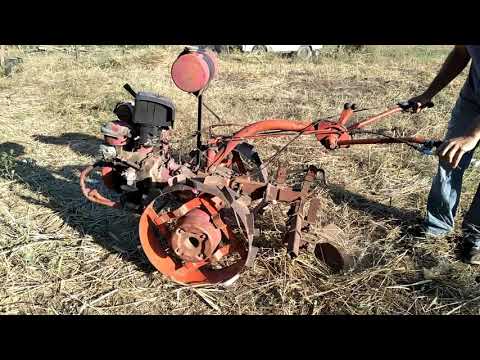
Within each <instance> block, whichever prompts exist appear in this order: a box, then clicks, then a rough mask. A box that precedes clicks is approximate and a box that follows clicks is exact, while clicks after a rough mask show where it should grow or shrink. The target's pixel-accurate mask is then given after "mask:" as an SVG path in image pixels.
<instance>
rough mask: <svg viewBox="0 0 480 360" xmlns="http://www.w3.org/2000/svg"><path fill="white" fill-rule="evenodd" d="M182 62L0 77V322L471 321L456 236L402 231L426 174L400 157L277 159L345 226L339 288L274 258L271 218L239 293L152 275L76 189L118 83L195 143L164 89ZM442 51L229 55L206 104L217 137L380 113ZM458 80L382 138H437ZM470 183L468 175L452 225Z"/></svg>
mask: <svg viewBox="0 0 480 360" xmlns="http://www.w3.org/2000/svg"><path fill="white" fill-rule="evenodd" d="M180 49H181V47H180V46H178V47H143V48H140V47H139V48H129V49H120V48H108V47H98V48H93V49H91V50H90V51H89V52H88V53H83V52H82V53H80V54H79V57H78V59H76V58H75V56H74V55H72V54H71V53H62V52H47V53H42V54H34V53H33V54H30V53H28V54H22V56H23V57H24V63H23V64H22V67H23V71H21V72H18V73H15V74H13V75H12V76H11V77H8V78H5V77H4V78H0V107H1V109H2V115H1V117H0V127H1V130H2V131H1V132H0V152H2V153H5V152H7V153H9V151H12V153H11V154H10V155H2V157H1V158H0V162H1V163H0V165H1V166H0V213H1V216H0V313H8V314H11V313H20V314H24V313H27V314H79V313H81V314H330V313H335V314H448V313H455V314H459V313H469V314H479V310H478V305H479V302H480V298H479V296H480V288H479V284H478V280H479V275H480V272H479V271H478V270H477V269H475V268H472V267H469V266H467V265H464V264H462V263H460V262H459V261H458V260H457V259H456V257H455V255H454V247H455V241H454V239H455V237H451V238H448V239H445V240H438V241H427V242H415V241H413V239H412V237H411V236H410V235H406V234H405V232H404V231H405V229H406V228H407V227H408V226H409V225H411V224H413V223H415V222H416V221H417V220H418V219H419V218H421V217H422V216H423V211H424V208H425V201H426V195H427V192H428V190H429V185H430V179H431V176H432V175H433V173H434V171H435V167H436V160H435V159H434V158H425V157H421V156H420V155H419V154H417V153H413V152H412V150H410V149H409V148H407V147H404V146H398V145H397V146H363V147H357V148H351V149H348V150H340V151H336V152H333V153H328V154H327V153H326V152H325V151H324V150H322V149H321V147H320V146H319V145H318V144H316V143H315V142H314V141H313V140H312V139H304V140H303V141H298V142H296V143H294V144H292V146H291V147H289V151H288V152H287V153H285V154H284V155H282V156H281V157H280V159H279V160H280V161H282V162H283V163H286V164H287V165H289V166H291V167H292V168H296V169H298V168H300V167H302V166H305V165H306V164H315V165H319V166H321V167H323V168H324V169H325V171H326V173H327V180H328V182H329V184H330V187H329V189H319V190H318V196H319V197H320V198H321V199H322V200H323V202H322V223H323V224H326V223H328V222H332V221H333V222H334V223H335V224H336V225H338V226H340V227H341V228H342V229H344V231H345V234H346V238H347V239H348V242H349V243H350V244H353V245H352V246H355V248H356V249H357V250H358V255H359V256H358V258H357V263H356V265H355V267H354V268H353V269H352V270H351V271H349V272H348V273H345V274H330V273H329V272H328V270H327V269H325V268H324V267H322V265H321V264H320V263H319V262H318V261H317V260H316V259H315V258H314V257H313V255H312V254H310V253H309V252H305V253H303V254H302V255H301V256H300V257H299V258H298V259H296V260H293V261H292V260H290V259H289V258H288V257H287V255H286V251H285V249H283V248H282V247H281V246H280V234H281V231H282V229H283V227H284V216H283V215H282V211H283V210H284V209H282V208H278V207H277V208H272V210H271V211H269V212H267V213H266V214H265V217H264V219H262V220H261V222H262V224H263V226H262V228H263V233H262V236H261V238H260V239H258V244H259V245H260V246H261V249H260V252H259V256H258V257H257V260H256V263H255V265H254V267H253V268H251V269H249V270H247V271H246V272H244V273H243V274H242V276H241V277H240V280H239V281H238V282H237V283H235V284H234V286H233V287H231V288H228V289H218V288H208V287H207V288H189V287H181V286H179V285H176V284H173V283H171V282H169V281H166V280H165V279H164V278H163V277H162V276H161V274H159V273H157V272H155V271H154V270H153V268H152V267H151V266H150V265H149V264H148V262H147V260H146V258H145V257H144V255H143V253H142V251H141V249H139V248H138V239H137V234H136V219H135V218H134V217H132V216H131V215H129V214H127V213H122V212H119V211H114V210H110V209H106V208H101V207H98V206H95V205H93V204H91V203H88V202H86V200H85V199H84V198H83V197H82V196H81V193H80V189H79V186H78V175H79V169H80V168H81V167H83V166H84V165H85V164H88V163H91V162H92V161H93V159H94V156H95V153H96V149H97V147H98V144H99V141H100V140H99V125H100V124H101V123H103V122H105V121H107V120H109V119H111V118H112V114H111V109H112V107H113V105H114V104H115V102H116V101H117V100H121V99H127V98H128V94H126V93H125V92H124V91H123V89H122V85H123V84H124V83H125V82H129V83H130V84H131V85H132V86H133V87H134V88H137V89H144V90H153V91H156V92H158V93H160V94H162V95H165V96H168V97H171V98H172V99H173V100H174V102H175V103H176V105H177V109H178V116H177V123H176V131H177V133H176V136H177V138H178V139H180V138H183V137H184V136H185V135H187V134H190V133H191V132H192V131H194V128H195V116H196V114H195V111H196V107H195V101H194V99H193V98H192V97H189V96H188V95H186V94H184V93H182V92H180V91H179V90H177V89H176V88H175V87H174V85H173V83H172V81H171V80H170V78H169V67H170V64H171V63H172V61H173V60H174V59H175V57H176V55H177V53H178V51H179V50H180ZM446 51H448V48H444V47H436V48H424V47H418V48H413V49H410V48H405V47H404V48H389V49H379V48H370V50H369V51H366V52H362V53H360V54H353V55H350V56H344V57H342V56H335V55H334V54H325V55H324V56H323V57H322V58H321V59H319V60H318V61H316V62H315V63H305V62H298V61H296V60H294V59H289V58H281V57H266V58H259V57H255V56H245V55H239V54H233V55H230V56H229V57H225V58H222V59H221V61H220V68H221V72H220V75H219V78H218V79H217V80H216V81H215V83H214V84H213V85H212V87H211V88H210V89H209V91H208V93H207V97H206V102H207V104H208V105H209V106H210V107H211V108H213V109H215V111H216V112H217V113H218V114H219V115H220V116H221V117H222V118H223V120H224V121H225V122H237V123H239V124H246V123H248V122H252V121H255V120H259V119H262V118H267V117H279V118H295V119H315V118H318V117H320V116H325V115H330V114H332V113H337V112H338V111H339V110H340V109H341V106H342V104H343V103H344V102H346V101H354V102H356V103H357V104H359V105H360V106H365V107H377V106H379V107H386V106H389V105H391V104H393V103H395V102H396V101H398V100H400V99H405V98H408V97H409V96H410V95H413V94H415V93H417V92H418V91H419V90H420V89H422V88H423V87H424V86H425V85H426V84H427V83H428V81H429V80H430V79H431V77H432V74H433V72H435V71H436V70H437V69H438V67H439V66H440V64H441V62H442V60H443V58H444V56H445V54H446ZM463 78H464V77H462V79H463ZM462 79H458V80H456V81H455V82H454V84H453V85H452V86H450V87H449V88H448V89H447V90H446V91H444V92H443V93H442V94H440V95H439V96H438V99H436V100H437V104H436V105H437V106H436V107H435V109H433V110H432V111H428V112H424V113H423V114H421V115H419V116H406V115H399V116H398V117H396V118H395V119H392V120H391V121H388V122H386V123H383V124H382V125H381V127H382V128H393V127H395V128H396V132H397V134H398V133H402V134H409V135H410V134H416V133H418V134H425V135H429V136H432V137H434V136H436V137H440V136H441V135H442V134H443V132H444V130H445V127H446V122H447V121H448V116H449V111H450V109H451V108H452V106H453V102H454V101H455V96H456V94H457V93H458V91H459V88H460V86H461V84H462ZM377 110H378V111H379V110H380V109H377ZM372 111H373V110H372ZM363 114H365V113H363ZM214 120H215V119H214V118H213V117H208V120H207V122H208V123H213V122H214ZM283 143H284V142H282V143H280V142H279V141H278V140H274V141H273V140H264V141H261V142H260V141H259V142H258V148H259V149H260V151H261V153H262V154H263V156H264V157H268V156H269V155H271V154H273V153H274V152H275V150H276V149H278V148H279V147H280V146H281V145H282V144H283ZM188 145H189V144H184V146H188ZM12 171H14V172H13V173H12ZM478 171H479V170H478V169H472V170H469V171H468V172H467V174H466V180H465V192H464V195H463V199H462V203H461V212H463V211H464V210H465V209H466V208H467V207H468V204H469V201H470V200H471V198H472V196H473V193H474V190H475V188H476V186H477V183H478V180H477V179H478ZM460 215H461V214H460ZM459 220H460V217H459ZM315 233H318V228H315V229H314V230H313V234H312V235H311V236H310V237H309V239H311V240H315Z"/></svg>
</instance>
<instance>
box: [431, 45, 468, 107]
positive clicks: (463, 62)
mask: <svg viewBox="0 0 480 360" xmlns="http://www.w3.org/2000/svg"><path fill="white" fill-rule="evenodd" d="M469 61H470V55H469V54H468V52H467V50H466V48H465V47H464V46H455V48H454V49H453V50H452V51H451V52H450V54H449V55H448V57H447V59H446V60H445V62H444V63H443V65H442V68H441V69H440V71H439V73H438V75H437V76H436V77H435V78H434V79H433V81H432V83H431V84H430V86H429V87H428V89H427V90H426V91H425V95H427V96H428V97H430V98H432V97H434V96H435V95H437V94H438V93H439V92H440V91H441V90H442V89H443V88H445V87H446V86H447V85H448V84H450V82H451V81H452V80H453V79H455V78H456V77H457V76H458V75H459V74H460V73H461V72H462V71H463V69H465V67H466V66H467V64H468V62H469Z"/></svg>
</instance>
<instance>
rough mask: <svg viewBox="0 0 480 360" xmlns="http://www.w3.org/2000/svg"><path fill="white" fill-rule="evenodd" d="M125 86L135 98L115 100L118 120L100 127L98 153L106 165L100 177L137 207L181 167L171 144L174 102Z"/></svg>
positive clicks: (124, 202) (131, 206)
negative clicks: (100, 134)
mask: <svg viewBox="0 0 480 360" xmlns="http://www.w3.org/2000/svg"><path fill="white" fill-rule="evenodd" d="M125 88H126V89H127V90H128V91H129V92H130V93H131V94H132V95H133V96H134V100H133V101H127V102H120V103H118V104H117V105H116V106H115V109H114V110H113V112H114V114H115V115H116V117H117V119H115V120H114V121H111V122H109V123H107V124H105V125H103V126H102V128H101V132H102V135H103V137H104V143H103V144H102V145H101V146H100V154H101V157H102V159H103V160H104V161H105V163H108V164H109V166H104V167H103V168H102V176H103V181H104V183H105V184H106V186H107V187H109V188H110V189H112V190H114V191H116V192H119V193H122V194H123V197H122V202H123V204H124V206H127V207H129V208H130V209H134V208H138V209H140V205H141V204H143V203H144V201H143V200H145V201H146V199H148V193H149V192H150V190H152V189H156V188H162V187H164V186H165V185H166V184H167V183H168V180H169V179H170V178H172V177H173V176H174V175H175V173H176V172H177V171H178V170H179V169H180V168H181V167H182V166H181V165H179V164H178V163H177V162H176V161H175V159H174V158H173V156H172V152H171V147H170V137H171V130H172V128H173V124H174V121H175V105H174V104H173V103H172V101H171V100H170V99H168V98H166V97H163V96H159V95H156V94H153V93H149V92H139V93H135V92H134V91H133V90H132V89H131V87H130V86H129V85H128V84H127V85H125Z"/></svg>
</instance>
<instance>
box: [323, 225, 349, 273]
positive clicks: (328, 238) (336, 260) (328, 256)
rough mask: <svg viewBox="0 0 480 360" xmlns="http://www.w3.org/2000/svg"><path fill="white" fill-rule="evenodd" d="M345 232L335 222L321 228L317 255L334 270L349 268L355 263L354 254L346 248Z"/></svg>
mask: <svg viewBox="0 0 480 360" xmlns="http://www.w3.org/2000/svg"><path fill="white" fill-rule="evenodd" d="M344 237H345V234H344V233H343V231H342V230H341V229H340V228H338V227H337V226H336V225H334V224H328V225H326V226H324V227H323V228H322V229H321V234H320V239H319V242H318V243H317V244H316V245H315V251H314V253H315V257H316V258H317V259H318V260H320V261H321V262H323V263H324V264H326V265H327V266H328V267H329V268H330V269H331V270H333V271H334V272H339V271H342V270H348V269H349V268H351V267H352V266H353V265H354V256H353V254H352V253H351V252H349V251H348V250H347V249H346V248H345V245H344V244H345V241H344Z"/></svg>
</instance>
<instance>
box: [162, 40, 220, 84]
mask: <svg viewBox="0 0 480 360" xmlns="http://www.w3.org/2000/svg"><path fill="white" fill-rule="evenodd" d="M217 72H218V59H217V56H216V55H215V53H214V52H213V51H211V50H190V49H187V50H185V51H184V52H183V53H181V54H180V56H179V57H178V58H177V59H176V60H175V62H174V63H173V65H172V71H171V76H172V79H173V82H174V83H175V85H177V87H178V88H179V89H181V90H183V91H185V92H189V93H196V92H200V91H202V90H203V89H205V88H206V87H207V86H208V84H209V83H210V81H212V79H213V78H214V76H215V75H216V74H217Z"/></svg>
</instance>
